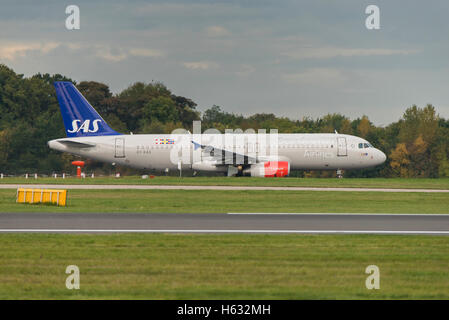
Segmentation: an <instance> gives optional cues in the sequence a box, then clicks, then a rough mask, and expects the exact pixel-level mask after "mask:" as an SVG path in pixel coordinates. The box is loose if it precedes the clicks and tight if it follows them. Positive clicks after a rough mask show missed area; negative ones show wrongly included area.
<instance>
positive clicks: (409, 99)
mask: <svg viewBox="0 0 449 320" xmlns="http://www.w3.org/2000/svg"><path fill="white" fill-rule="evenodd" d="M68 5H77V6H78V7H79V9H80V29H79V30H68V29H67V28H66V26H65V23H66V19H67V17H68V16H69V15H68V14H66V12H65V11H66V7H67V6H68ZM369 5H376V6H378V7H379V9H380V29H377V30H376V29H374V30H369V29H367V28H366V26H365V20H366V19H367V17H368V16H369V15H368V14H366V13H365V9H366V7H367V6H369ZM0 8H1V10H0V63H3V64H6V65H7V66H8V67H11V68H13V69H14V71H15V72H17V73H21V74H24V75H25V76H31V75H33V74H35V73H38V72H40V73H50V74H55V73H59V74H63V75H65V76H67V77H69V78H72V79H73V80H75V81H77V82H80V81H84V80H89V81H99V82H103V83H105V84H107V85H109V87H110V89H111V91H112V92H114V93H118V92H120V91H121V90H123V89H125V88H127V87H128V86H130V85H131V84H132V83H134V82H137V81H143V82H146V83H150V82H152V81H159V82H162V83H164V84H165V85H166V86H167V87H168V88H169V89H170V90H172V92H173V93H175V94H176V95H181V96H185V97H188V98H191V99H193V100H194V101H195V102H196V103H197V104H198V107H197V108H198V110H200V111H204V110H206V109H208V108H210V107H212V106H213V105H219V106H221V107H222V109H223V110H225V111H228V112H233V113H237V114H243V115H250V114H254V113H274V114H276V115H278V116H287V117H289V118H291V119H302V118H303V117H312V118H317V117H322V116H324V115H326V114H328V113H341V114H344V115H346V116H348V117H350V118H351V119H355V118H358V117H362V116H363V115H367V116H368V117H369V119H370V120H371V121H373V122H374V123H375V124H376V125H380V126H386V125H388V124H389V123H391V122H394V121H397V120H398V119H399V118H400V117H401V116H402V114H403V112H404V111H405V109H406V108H408V107H410V106H412V105H413V104H416V105H418V106H419V107H423V106H425V105H426V104H428V103H431V104H433V105H434V106H435V107H436V110H437V112H438V113H439V115H440V116H442V117H445V118H449V20H448V19H447V13H448V12H449V1H447V0H431V1H426V2H423V1H415V0H407V1H405V0H403V1H399V0H396V1H391V0H389V1H374V0H372V1H363V0H339V1H329V0H326V1H324V0H309V1H300V0H296V1H283V0H277V1H274V0H273V1H265V0H257V1H232V0H227V1H193V0H192V1H189V0H186V1H170V0H165V1H142V0H140V1H138V0H129V1H117V0H98V1H97V0H90V1H84V0H70V2H65V1H60V0H41V1H31V0H28V1H24V0H15V1H12V0H0Z"/></svg>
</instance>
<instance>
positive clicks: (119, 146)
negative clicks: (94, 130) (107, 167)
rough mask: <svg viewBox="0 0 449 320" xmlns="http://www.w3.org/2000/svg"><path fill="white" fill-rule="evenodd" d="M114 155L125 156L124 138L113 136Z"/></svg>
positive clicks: (117, 156)
mask: <svg viewBox="0 0 449 320" xmlns="http://www.w3.org/2000/svg"><path fill="white" fill-rule="evenodd" d="M115 157H116V158H124V157H125V139H124V138H115Z"/></svg>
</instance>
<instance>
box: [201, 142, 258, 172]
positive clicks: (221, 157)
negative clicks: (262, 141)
mask: <svg viewBox="0 0 449 320" xmlns="http://www.w3.org/2000/svg"><path fill="white" fill-rule="evenodd" d="M192 143H193V145H194V148H195V150H196V149H198V148H201V149H202V150H203V151H204V152H206V153H208V154H209V155H210V156H211V157H213V158H214V159H215V160H217V166H218V165H232V164H233V165H247V164H254V163H257V162H258V161H257V159H256V158H255V157H250V156H248V155H245V154H241V153H237V152H233V151H228V150H225V149H220V148H217V147H214V146H210V145H203V144H199V143H197V142H195V141H193V140H192ZM231 159H232V160H231ZM237 160H239V161H238V162H239V163H237Z"/></svg>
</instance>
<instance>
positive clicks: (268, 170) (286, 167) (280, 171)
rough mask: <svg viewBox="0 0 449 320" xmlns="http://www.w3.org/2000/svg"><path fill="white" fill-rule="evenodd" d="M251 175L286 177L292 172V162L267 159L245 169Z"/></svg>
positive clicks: (245, 172) (244, 172)
mask: <svg viewBox="0 0 449 320" xmlns="http://www.w3.org/2000/svg"><path fill="white" fill-rule="evenodd" d="M243 174H245V175H251V177H266V178H272V177H285V176H288V175H289V174H290V163H289V162H288V161H267V162H262V163H256V164H253V165H251V167H249V168H248V169H245V170H244V171H243Z"/></svg>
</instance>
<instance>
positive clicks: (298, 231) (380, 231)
mask: <svg viewBox="0 0 449 320" xmlns="http://www.w3.org/2000/svg"><path fill="white" fill-rule="evenodd" d="M0 232H15V233H17V232H24V233H25V232H41V233H52V232H55V233H297V234H422V235H449V231H422V230H410V231H404V230H397V231H393V230H392V231H390V230H206V229H205V230H188V229H186V230H180V229H160V230H157V229H154V230H148V229H142V230H139V229H123V230H120V229H0Z"/></svg>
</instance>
